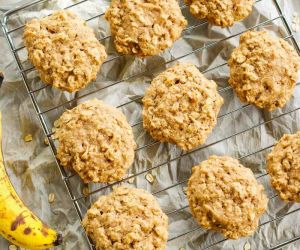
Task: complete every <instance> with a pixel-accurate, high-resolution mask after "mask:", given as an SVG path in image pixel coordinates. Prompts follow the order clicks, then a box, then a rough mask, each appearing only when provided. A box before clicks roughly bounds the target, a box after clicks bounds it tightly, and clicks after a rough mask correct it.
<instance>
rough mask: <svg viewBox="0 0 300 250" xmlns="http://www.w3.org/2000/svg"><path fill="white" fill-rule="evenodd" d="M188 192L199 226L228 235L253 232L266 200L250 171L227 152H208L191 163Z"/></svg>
mask: <svg viewBox="0 0 300 250" xmlns="http://www.w3.org/2000/svg"><path fill="white" fill-rule="evenodd" d="M187 196H188V200H189V204H190V209H191V211H192V214H193V216H194V217H195V218H196V220H197V222H198V223H199V224H200V226H202V227H203V228H205V229H210V230H214V231H217V232H220V233H222V234H223V235H224V236H225V237H226V238H230V239H238V238H240V237H245V236H249V235H251V234H253V233H254V231H255V230H256V228H257V226H258V221H259V218H260V216H261V215H262V214H263V213H264V212H265V210H266V208H267V203H268V198H267V196H266V194H265V192H264V187H263V186H262V185H261V184H258V182H257V180H256V179H255V177H254V175H253V173H252V171H251V170H250V169H248V168H245V167H244V166H242V165H241V164H240V163H239V162H238V161H237V160H236V159H233V158H231V157H229V156H215V155H214V156H210V157H209V159H208V160H206V161H203V162H201V164H200V165H198V166H195V167H193V173H192V176H191V177H190V179H189V182H188V190H187Z"/></svg>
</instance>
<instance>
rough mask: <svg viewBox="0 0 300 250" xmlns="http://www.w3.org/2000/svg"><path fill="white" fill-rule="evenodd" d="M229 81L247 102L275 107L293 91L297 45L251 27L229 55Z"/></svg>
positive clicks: (287, 98)
mask: <svg viewBox="0 0 300 250" xmlns="http://www.w3.org/2000/svg"><path fill="white" fill-rule="evenodd" d="M228 63H229V66H230V79H229V84H230V85H231V86H232V87H233V89H234V90H235V91H236V93H237V95H238V96H239V98H240V99H241V101H243V102H248V103H251V104H255V105H256V106H257V107H259V108H265V109H267V110H269V111H272V110H274V109H276V108H279V107H283V106H284V105H285V103H286V102H287V101H288V100H289V99H290V97H291V95H292V94H293V91H294V88H295V84H296V81H297V78H298V69H299V66H300V59H299V56H298V54H297V52H296V51H295V50H294V48H293V47H292V46H291V45H290V44H289V43H288V42H286V41H284V40H283V39H278V38H275V37H272V36H271V35H270V34H269V33H267V32H266V31H249V32H247V33H245V34H243V35H242V36H241V38H240V45H239V47H237V48H236V49H234V51H233V53H232V55H231V58H230V59H229V62H228Z"/></svg>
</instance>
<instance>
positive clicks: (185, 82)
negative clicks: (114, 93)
mask: <svg viewBox="0 0 300 250" xmlns="http://www.w3.org/2000/svg"><path fill="white" fill-rule="evenodd" d="M143 104H144V107H143V125H144V128H145V129H146V130H147V131H148V132H149V133H150V135H151V136H152V137H153V138H154V139H156V140H159V141H162V142H170V143H174V144H177V145H178V146H179V147H181V148H182V149H183V150H190V149H193V148H195V147H197V146H199V145H201V144H203V143H204V142H205V140H206V138H207V136H208V135H209V134H210V133H211V131H212V129H213V128H214V126H215V125H216V122H217V116H218V113H219V111H220V108H221V106H222V104H223V98H222V97H221V96H220V95H219V94H218V92H217V84H216V83H215V82H214V81H209V80H207V79H206V78H205V77H204V76H203V75H202V74H201V73H200V72H199V70H198V69H197V68H196V67H195V66H194V65H193V64H189V63H180V64H177V65H175V66H173V67H170V68H168V69H167V70H166V71H164V72H162V73H161V74H159V75H158V76H157V77H155V78H154V79H153V81H152V83H151V85H150V87H149V88H148V89H147V91H146V94H145V97H144V98H143Z"/></svg>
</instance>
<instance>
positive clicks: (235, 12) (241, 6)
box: [184, 0, 254, 27]
mask: <svg viewBox="0 0 300 250" xmlns="http://www.w3.org/2000/svg"><path fill="white" fill-rule="evenodd" d="M184 1H185V3H186V4H187V5H189V6H190V12H191V13H192V14H193V15H194V16H195V17H196V18H199V19H204V18H206V19H207V20H208V21H209V22H210V23H212V24H214V25H218V26H221V27H228V26H232V25H233V24H234V22H235V21H240V20H242V19H244V18H246V17H247V16H249V14H250V13H251V12H252V6H253V4H254V0H184Z"/></svg>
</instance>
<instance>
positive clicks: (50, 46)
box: [24, 10, 107, 92]
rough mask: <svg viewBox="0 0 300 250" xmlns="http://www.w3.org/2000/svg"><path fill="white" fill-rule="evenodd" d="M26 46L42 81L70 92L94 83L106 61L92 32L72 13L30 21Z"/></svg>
mask: <svg viewBox="0 0 300 250" xmlns="http://www.w3.org/2000/svg"><path fill="white" fill-rule="evenodd" d="M24 44H25V46H26V48H27V51H28V57H29V59H30V61H31V62H32V63H33V65H34V66H35V67H36V69H37V71H38V72H39V74H40V77H41V79H42V81H43V82H45V83H47V84H51V85H53V86H54V87H56V88H59V89H62V90H66V91H69V92H74V91H77V90H79V89H82V88H84V87H85V86H86V85H87V84H88V83H90V82H91V81H93V80H95V79H96V76H97V72H98V70H99V68H100V65H101V64H102V63H103V61H104V60H105V59H106V57H107V56H106V52H105V48H104V46H103V45H101V44H100V42H99V41H98V40H97V39H96V37H95V34H94V32H93V30H92V29H91V28H89V27H88V26H87V25H86V23H85V21H84V20H81V19H80V18H79V17H77V16H76V15H75V14H73V13H72V12H71V11H69V10H59V11H56V12H54V13H53V14H52V15H51V16H48V17H44V18H41V19H33V20H31V21H29V22H28V23H27V24H26V26H25V30H24Z"/></svg>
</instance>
